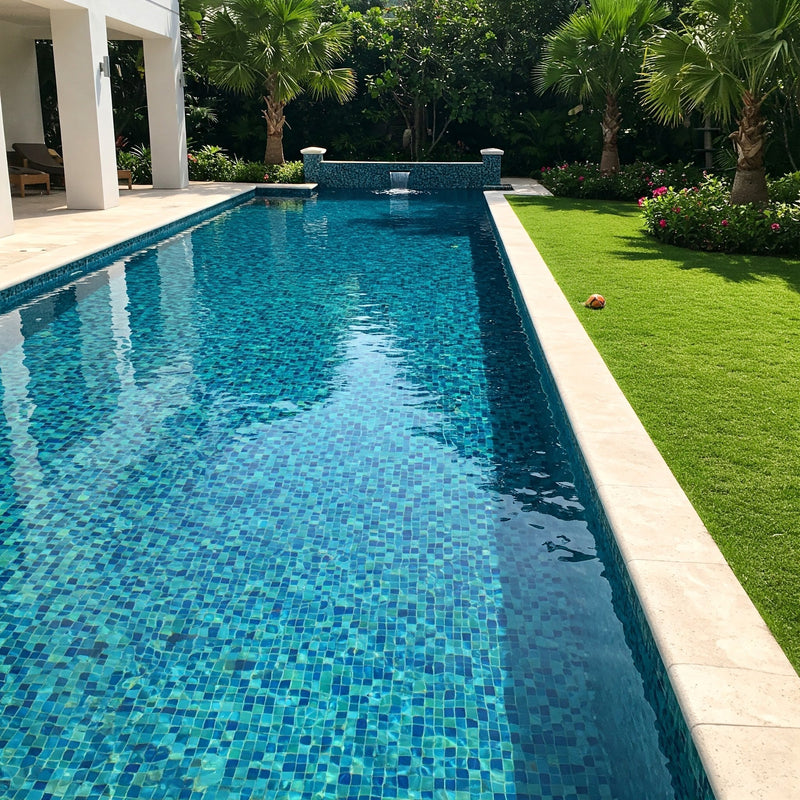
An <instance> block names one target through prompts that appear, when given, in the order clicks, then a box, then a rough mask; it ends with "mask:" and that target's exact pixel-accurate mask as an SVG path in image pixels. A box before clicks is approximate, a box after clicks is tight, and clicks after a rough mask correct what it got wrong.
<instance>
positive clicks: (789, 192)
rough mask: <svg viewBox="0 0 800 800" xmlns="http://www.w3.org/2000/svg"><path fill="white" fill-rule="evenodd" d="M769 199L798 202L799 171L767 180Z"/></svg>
mask: <svg viewBox="0 0 800 800" xmlns="http://www.w3.org/2000/svg"><path fill="white" fill-rule="evenodd" d="M769 199H770V200H772V202H773V203H797V202H800V172H790V173H789V174H788V175H784V176H783V177H782V178H778V179H777V180H774V181H770V182H769Z"/></svg>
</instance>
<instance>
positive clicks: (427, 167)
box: [301, 147, 503, 189]
mask: <svg viewBox="0 0 800 800" xmlns="http://www.w3.org/2000/svg"><path fill="white" fill-rule="evenodd" d="M301 152H302V154H303V168H304V170H305V177H306V180H307V181H310V182H312V183H318V184H319V185H320V186H321V187H325V188H328V189H390V188H392V177H391V173H392V172H408V184H407V186H406V187H405V188H408V189H485V188H491V187H496V186H499V185H500V164H501V159H502V156H503V151H502V150H496V149H494V148H490V149H487V150H481V156H482V158H483V160H482V161H469V162H465V161H461V162H459V161H428V162H423V161H410V162H393V161H325V159H324V155H325V149H324V148H322V147H307V148H305V149H304V150H302V151H301Z"/></svg>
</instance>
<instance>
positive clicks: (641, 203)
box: [639, 197, 645, 208]
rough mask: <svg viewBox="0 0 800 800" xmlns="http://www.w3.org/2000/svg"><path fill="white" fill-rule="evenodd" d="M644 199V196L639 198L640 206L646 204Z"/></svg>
mask: <svg viewBox="0 0 800 800" xmlns="http://www.w3.org/2000/svg"><path fill="white" fill-rule="evenodd" d="M644 201H645V198H644V197H640V198H639V208H641V207H642V206H643V205H644Z"/></svg>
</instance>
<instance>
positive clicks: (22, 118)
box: [0, 22, 44, 150]
mask: <svg viewBox="0 0 800 800" xmlns="http://www.w3.org/2000/svg"><path fill="white" fill-rule="evenodd" d="M0 94H2V96H3V102H4V104H5V107H6V118H5V144H6V150H11V146H12V145H13V144H14V142H43V141H44V128H43V127H42V104H41V101H40V99H39V69H38V67H37V65H36V40H35V39H34V38H33V36H32V35H31V34H30V33H29V32H28V31H27V30H26V29H25V28H23V27H21V26H19V25H12V24H11V23H6V22H4V23H3V24H2V25H0Z"/></svg>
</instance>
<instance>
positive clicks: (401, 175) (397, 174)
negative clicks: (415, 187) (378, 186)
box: [389, 170, 411, 189]
mask: <svg viewBox="0 0 800 800" xmlns="http://www.w3.org/2000/svg"><path fill="white" fill-rule="evenodd" d="M410 174H411V173H410V172H401V171H399V170H389V179H390V181H391V187H392V189H408V176H409V175H410Z"/></svg>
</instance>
